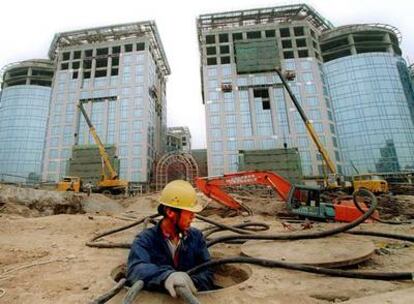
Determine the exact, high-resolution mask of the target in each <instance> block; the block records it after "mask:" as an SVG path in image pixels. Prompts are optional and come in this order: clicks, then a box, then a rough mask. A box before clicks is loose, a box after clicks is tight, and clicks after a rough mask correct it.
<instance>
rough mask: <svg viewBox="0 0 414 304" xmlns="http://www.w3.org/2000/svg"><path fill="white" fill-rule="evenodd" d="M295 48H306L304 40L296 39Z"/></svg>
mask: <svg viewBox="0 0 414 304" xmlns="http://www.w3.org/2000/svg"><path fill="white" fill-rule="evenodd" d="M296 46H297V47H306V39H304V38H302V39H296Z"/></svg>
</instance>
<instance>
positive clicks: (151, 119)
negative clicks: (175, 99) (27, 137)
mask: <svg viewBox="0 0 414 304" xmlns="http://www.w3.org/2000/svg"><path fill="white" fill-rule="evenodd" d="M49 56H50V58H51V59H52V60H54V63H55V65H56V76H55V81H54V86H53V92H52V98H51V108H50V120H49V127H48V132H47V137H46V148H45V157H44V168H43V178H44V179H47V180H54V181H57V180H59V179H60V178H61V177H62V176H63V175H65V168H66V166H67V161H68V160H69V158H70V156H71V151H72V146H73V145H89V144H95V142H94V140H93V138H92V136H90V134H89V128H88V127H87V124H86V121H85V120H84V119H83V117H82V115H81V114H80V111H79V109H78V108H77V104H78V103H80V102H81V103H83V105H84V107H85V109H86V112H87V114H88V116H89V117H90V119H91V121H92V124H93V125H94V127H95V129H96V131H97V133H98V135H99V137H100V139H101V141H102V142H103V143H104V144H111V145H115V146H116V148H117V156H118V157H119V161H120V177H121V178H122V179H126V180H129V181H132V182H143V183H145V182H148V181H149V180H150V178H151V175H152V172H153V165H154V161H155V159H156V158H157V157H158V156H159V155H161V154H162V153H163V152H164V145H165V138H166V122H167V119H166V98H165V92H166V80H167V75H169V74H170V68H169V65H168V62H167V58H166V56H165V53H164V49H163V46H162V43H161V39H160V37H159V34H158V30H157V27H156V25H155V23H154V22H153V21H145V22H137V23H129V24H121V25H112V26H106V27H99V28H91V29H82V30H77V31H72V32H65V33H59V34H56V35H55V38H54V39H53V42H52V44H51V46H50V50H49Z"/></svg>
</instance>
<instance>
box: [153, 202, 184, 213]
mask: <svg viewBox="0 0 414 304" xmlns="http://www.w3.org/2000/svg"><path fill="white" fill-rule="evenodd" d="M166 208H169V209H171V210H172V211H175V212H181V209H178V208H174V207H170V206H165V205H163V204H159V205H158V208H157V211H158V214H159V215H162V216H165V214H166V213H165V212H166Z"/></svg>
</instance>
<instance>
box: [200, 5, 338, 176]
mask: <svg viewBox="0 0 414 304" xmlns="http://www.w3.org/2000/svg"><path fill="white" fill-rule="evenodd" d="M302 12H303V13H306V16H307V17H308V18H303V14H302ZM331 27H332V26H331V24H330V23H329V22H328V21H326V20H325V19H323V18H322V17H321V16H320V15H319V14H318V13H317V12H316V11H315V10H313V9H312V8H311V7H309V6H307V5H291V6H284V7H275V8H268V9H262V10H249V11H238V12H229V13H219V14H211V15H202V16H200V17H199V18H198V33H199V47H200V54H201V72H202V86H203V101H204V104H205V112H206V127H207V148H208V149H207V154H208V172H209V175H220V174H223V173H228V172H234V171H237V170H238V154H239V150H260V149H275V148H283V147H285V146H287V147H297V148H298V150H299V152H300V157H301V162H302V169H303V174H304V175H305V176H314V175H318V176H320V175H322V174H323V172H324V168H323V165H322V159H321V157H320V155H319V153H318V150H317V148H316V146H315V145H314V143H313V142H312V141H311V139H310V137H309V135H308V133H307V130H306V128H305V125H304V122H303V121H302V119H301V118H300V116H299V113H298V112H297V110H296V108H295V107H294V104H293V103H292V101H291V100H290V97H289V96H288V94H287V92H286V90H285V89H284V88H283V86H282V84H281V81H280V79H279V76H278V74H277V73H276V72H275V71H274V69H275V68H276V65H277V62H280V64H281V66H282V68H283V69H284V70H293V71H295V73H296V78H295V80H293V81H290V82H289V85H290V88H291V89H292V91H293V93H294V94H295V96H296V97H297V99H298V100H299V102H300V103H301V105H302V107H303V108H304V110H305V112H306V113H307V114H308V116H309V118H310V119H311V120H312V121H313V124H314V127H315V130H316V131H317V133H318V134H319V136H320V138H321V141H322V142H323V143H324V145H325V147H326V149H327V151H328V153H329V154H330V156H331V158H332V159H334V160H336V162H335V163H336V166H337V168H338V170H339V171H341V155H340V150H339V147H338V141H337V138H336V130H335V128H336V127H335V124H334V118H333V114H332V109H331V104H330V97H329V94H328V89H327V85H326V82H325V77H324V73H323V70H322V57H321V52H320V47H319V41H318V37H319V35H320V34H321V32H322V31H323V30H328V29H330V28H331ZM251 50H254V51H253V52H254V53H256V54H260V56H262V58H265V59H263V60H262V59H259V60H258V62H257V64H255V63H251V62H250V61H249V60H250V59H249V56H251V53H250V55H249V54H248V53H249V52H251ZM244 51H246V52H245V53H243V52H244ZM269 54H271V55H269ZM244 55H246V56H247V59H245V57H246V56H244Z"/></svg>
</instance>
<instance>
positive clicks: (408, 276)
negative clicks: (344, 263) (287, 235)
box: [187, 257, 414, 281]
mask: <svg viewBox="0 0 414 304" xmlns="http://www.w3.org/2000/svg"><path fill="white" fill-rule="evenodd" d="M223 264H253V265H259V266H264V267H271V268H285V269H292V270H298V271H304V272H310V273H317V274H324V275H329V276H335V277H345V278H353V279H363V280H384V281H391V280H414V273H412V272H357V271H347V270H339V269H330V268H324V267H317V266H310V265H304V264H296V263H287V262H280V261H274V260H267V259H259V258H251V257H233V258H224V259H219V260H213V261H209V262H206V263H203V264H201V265H198V266H196V267H194V268H192V269H191V270H189V271H188V272H187V273H188V274H189V275H193V274H194V273H197V272H199V271H200V270H202V269H204V268H207V267H212V266H217V265H223Z"/></svg>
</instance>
